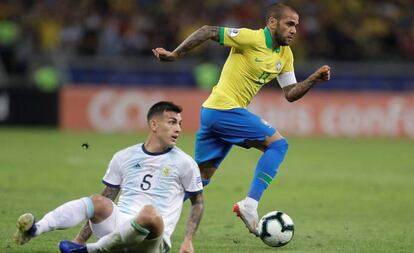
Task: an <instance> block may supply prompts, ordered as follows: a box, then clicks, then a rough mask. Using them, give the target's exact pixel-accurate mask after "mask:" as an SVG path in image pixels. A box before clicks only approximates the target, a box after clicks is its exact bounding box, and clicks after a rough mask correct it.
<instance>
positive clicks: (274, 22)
mask: <svg viewBox="0 0 414 253" xmlns="http://www.w3.org/2000/svg"><path fill="white" fill-rule="evenodd" d="M277 22H278V21H277V19H276V18H274V17H269V19H268V20H267V25H268V26H269V28H271V29H275V28H276V26H277Z"/></svg>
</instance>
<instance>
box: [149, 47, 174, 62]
mask: <svg viewBox="0 0 414 253" xmlns="http://www.w3.org/2000/svg"><path fill="white" fill-rule="evenodd" d="M152 53H153V54H154V55H155V57H157V58H158V59H159V60H160V61H175V60H177V58H178V55H177V53H175V52H170V51H167V50H165V49H164V48H162V47H157V48H156V49H152Z"/></svg>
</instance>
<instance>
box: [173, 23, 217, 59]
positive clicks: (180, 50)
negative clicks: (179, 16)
mask: <svg viewBox="0 0 414 253" xmlns="http://www.w3.org/2000/svg"><path fill="white" fill-rule="evenodd" d="M219 32H220V28H219V27H218V26H208V25H205V26H203V27H201V28H200V29H198V30H197V31H195V32H193V33H192V34H191V35H190V36H188V37H187V38H186V39H185V40H184V41H183V42H182V43H181V44H180V45H179V46H178V47H177V48H176V49H175V50H174V52H175V53H177V55H178V56H179V57H180V56H182V55H185V54H186V53H187V52H188V51H190V50H191V49H193V48H195V47H197V46H199V45H200V44H202V43H203V42H205V41H207V40H209V39H211V40H214V41H217V42H219V41H220V37H219Z"/></svg>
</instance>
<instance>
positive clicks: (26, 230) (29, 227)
mask: <svg viewBox="0 0 414 253" xmlns="http://www.w3.org/2000/svg"><path fill="white" fill-rule="evenodd" d="M35 224H36V219H35V217H34V215H33V214H31V213H25V214H23V215H21V216H20V217H19V219H17V224H16V226H17V231H16V233H14V236H13V239H14V242H15V243H16V244H18V245H23V244H25V243H27V242H28V241H30V239H32V238H33V237H34V235H35V233H36V225H35Z"/></svg>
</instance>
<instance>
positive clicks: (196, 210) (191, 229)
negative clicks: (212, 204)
mask: <svg viewBox="0 0 414 253" xmlns="http://www.w3.org/2000/svg"><path fill="white" fill-rule="evenodd" d="M190 200H191V212H190V217H189V218H188V221H187V229H186V232H185V237H187V238H188V239H190V240H191V239H192V238H193V236H194V234H195V233H196V231H197V228H198V225H199V224H200V221H201V217H202V216H203V211H204V200H203V195H202V193H200V194H197V195H195V196H192V197H190Z"/></svg>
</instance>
